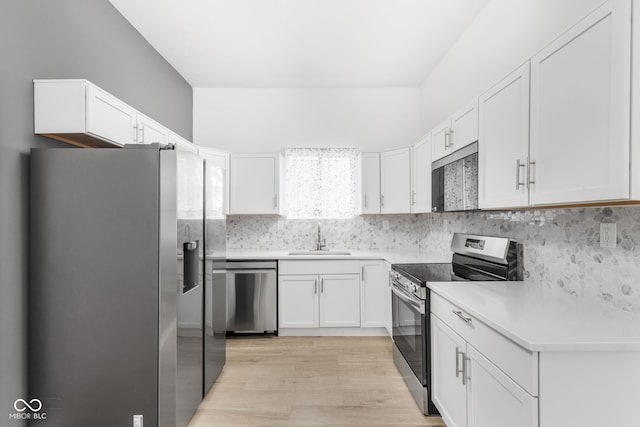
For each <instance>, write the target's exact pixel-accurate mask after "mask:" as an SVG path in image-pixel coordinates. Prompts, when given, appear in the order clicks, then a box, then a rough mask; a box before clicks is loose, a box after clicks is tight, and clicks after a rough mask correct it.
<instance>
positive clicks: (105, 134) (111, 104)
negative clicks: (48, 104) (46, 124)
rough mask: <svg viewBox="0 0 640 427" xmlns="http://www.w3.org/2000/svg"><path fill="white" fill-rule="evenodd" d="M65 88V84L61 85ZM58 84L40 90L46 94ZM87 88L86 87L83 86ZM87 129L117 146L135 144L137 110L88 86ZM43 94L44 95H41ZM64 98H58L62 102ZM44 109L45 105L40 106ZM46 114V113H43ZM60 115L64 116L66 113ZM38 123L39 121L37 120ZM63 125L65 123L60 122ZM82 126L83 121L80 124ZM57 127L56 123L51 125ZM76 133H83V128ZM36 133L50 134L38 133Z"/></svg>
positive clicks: (96, 88) (90, 85) (88, 131)
mask: <svg viewBox="0 0 640 427" xmlns="http://www.w3.org/2000/svg"><path fill="white" fill-rule="evenodd" d="M61 85H63V86H65V83H61ZM56 86H59V85H58V84H55V83H54V84H52V85H46V86H45V87H46V88H45V87H42V88H40V89H41V90H43V91H44V92H45V93H47V92H48V91H50V90H51V89H52V88H55V87H56ZM82 86H85V85H82ZM85 87H86V128H85V131H86V132H87V133H90V134H92V135H94V136H96V137H99V138H101V139H106V140H109V141H113V142H115V143H117V144H120V145H124V144H133V143H135V141H136V121H137V115H138V113H137V112H136V110H135V109H133V108H131V107H130V106H128V105H127V104H125V103H124V102H122V101H120V100H119V99H118V98H116V97H115V96H113V95H110V94H108V93H107V92H105V91H103V90H102V89H100V88H99V87H97V86H94V85H92V84H89V83H87V84H86V86H85ZM54 90H55V89H54ZM41 94H42V93H41ZM63 99H64V97H63V96H61V97H59V98H57V101H59V102H62V101H63ZM40 106H41V107H44V106H43V105H40ZM43 113H44V112H43ZM58 113H62V114H64V111H59V112H58ZM36 123H37V120H36ZM59 123H61V124H62V123H63V121H61V122H59ZM78 124H79V125H81V120H80V121H79V122H78ZM51 125H52V127H55V124H54V123H51ZM76 132H82V131H81V126H79V127H78V129H77V130H76ZM36 133H48V132H38V131H37V130H36Z"/></svg>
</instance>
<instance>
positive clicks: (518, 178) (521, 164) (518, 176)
mask: <svg viewBox="0 0 640 427" xmlns="http://www.w3.org/2000/svg"><path fill="white" fill-rule="evenodd" d="M525 166H526V165H525V164H524V163H522V162H521V161H520V159H516V190H519V189H520V186H524V185H525V183H524V181H523V182H520V168H522V170H523V171H524V168H525Z"/></svg>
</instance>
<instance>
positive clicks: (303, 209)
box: [284, 148, 356, 218]
mask: <svg viewBox="0 0 640 427" xmlns="http://www.w3.org/2000/svg"><path fill="white" fill-rule="evenodd" d="M284 158H285V209H286V215H287V217H288V218H351V217H353V216H354V215H355V193H356V151H355V149H353V148H287V149H285V156H284Z"/></svg>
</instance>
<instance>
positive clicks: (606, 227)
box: [600, 222, 616, 248]
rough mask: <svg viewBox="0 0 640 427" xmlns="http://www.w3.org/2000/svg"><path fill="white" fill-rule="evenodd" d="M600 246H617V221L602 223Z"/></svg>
mask: <svg viewBox="0 0 640 427" xmlns="http://www.w3.org/2000/svg"><path fill="white" fill-rule="evenodd" d="M600 247H601V248H615V247H616V223H615V222H601V223H600Z"/></svg>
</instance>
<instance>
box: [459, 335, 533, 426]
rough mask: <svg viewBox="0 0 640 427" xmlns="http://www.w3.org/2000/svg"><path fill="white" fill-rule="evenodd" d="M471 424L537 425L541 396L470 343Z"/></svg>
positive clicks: (469, 391)
mask: <svg viewBox="0 0 640 427" xmlns="http://www.w3.org/2000/svg"><path fill="white" fill-rule="evenodd" d="M467 357H468V358H469V362H468V363H469V376H470V379H469V381H468V386H467V402H468V403H467V411H468V423H469V427H513V426H518V427H537V426H538V399H537V398H535V397H532V396H531V395H530V394H529V393H527V392H526V391H525V390H524V389H523V388H522V387H520V386H519V385H518V384H516V383H515V382H513V380H512V379H511V378H509V377H508V376H507V375H506V374H505V373H504V372H502V371H501V370H500V369H498V367H496V366H495V365H494V364H493V363H491V361H489V359H487V358H486V357H484V356H483V355H482V354H480V353H479V352H478V351H477V350H476V349H475V348H474V347H473V346H471V345H469V344H467Z"/></svg>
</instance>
